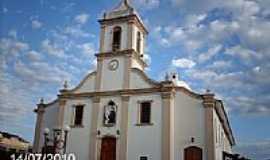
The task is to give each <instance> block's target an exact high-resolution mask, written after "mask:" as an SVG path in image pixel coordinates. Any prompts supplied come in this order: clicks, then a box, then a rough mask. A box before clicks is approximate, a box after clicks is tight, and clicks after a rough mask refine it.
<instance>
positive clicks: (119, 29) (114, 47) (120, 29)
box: [112, 26, 122, 52]
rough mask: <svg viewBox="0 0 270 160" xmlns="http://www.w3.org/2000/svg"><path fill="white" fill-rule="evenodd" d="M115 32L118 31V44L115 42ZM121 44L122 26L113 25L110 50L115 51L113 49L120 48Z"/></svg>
mask: <svg viewBox="0 0 270 160" xmlns="http://www.w3.org/2000/svg"><path fill="white" fill-rule="evenodd" d="M116 32H119V44H116V43H115V33H116ZM121 44H122V27H120V26H115V27H114V28H113V30H112V51H113V52H115V51H119V50H121ZM116 45H117V46H116Z"/></svg>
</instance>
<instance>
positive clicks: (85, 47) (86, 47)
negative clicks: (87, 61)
mask: <svg viewBox="0 0 270 160" xmlns="http://www.w3.org/2000/svg"><path fill="white" fill-rule="evenodd" d="M77 47H78V48H79V49H80V50H81V52H82V53H83V54H84V56H86V57H89V56H91V55H94V54H95V53H96V50H95V47H94V44H93V43H84V44H79V45H77Z"/></svg>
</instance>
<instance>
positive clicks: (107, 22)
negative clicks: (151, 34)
mask: <svg viewBox="0 0 270 160" xmlns="http://www.w3.org/2000/svg"><path fill="white" fill-rule="evenodd" d="M127 21H128V22H129V23H134V24H135V25H136V26H137V27H138V28H139V29H140V30H142V31H143V32H144V34H148V31H147V29H146V28H145V26H144V24H143V23H142V22H141V20H140V19H139V18H138V16H137V15H136V14H132V15H128V16H122V17H117V18H111V19H100V20H98V22H99V23H100V24H101V25H113V24H118V23H123V22H127Z"/></svg>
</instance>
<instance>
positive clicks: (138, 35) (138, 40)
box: [137, 32, 142, 53]
mask: <svg viewBox="0 0 270 160" xmlns="http://www.w3.org/2000/svg"><path fill="white" fill-rule="evenodd" d="M141 41H142V38H141V33H140V32H137V52H138V53H141Z"/></svg>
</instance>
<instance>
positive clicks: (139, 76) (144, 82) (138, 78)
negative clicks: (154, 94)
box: [130, 68, 160, 89]
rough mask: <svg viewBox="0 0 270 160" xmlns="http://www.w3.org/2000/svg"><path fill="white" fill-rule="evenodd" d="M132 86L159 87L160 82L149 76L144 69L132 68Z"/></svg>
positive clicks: (137, 87) (138, 87)
mask: <svg viewBox="0 0 270 160" xmlns="http://www.w3.org/2000/svg"><path fill="white" fill-rule="evenodd" d="M130 80H131V82H130V88H132V89H141V88H155V87H159V86H160V83H159V82H157V81H155V80H152V79H151V78H149V77H148V76H147V75H146V74H145V73H144V72H143V71H141V70H139V69H137V68H132V69H131V75H130Z"/></svg>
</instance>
